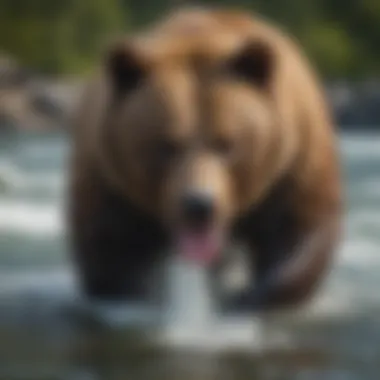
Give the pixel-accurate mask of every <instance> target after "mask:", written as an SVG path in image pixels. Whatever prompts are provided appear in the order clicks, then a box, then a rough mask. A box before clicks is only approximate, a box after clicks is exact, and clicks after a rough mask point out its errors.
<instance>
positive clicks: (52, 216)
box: [0, 200, 63, 237]
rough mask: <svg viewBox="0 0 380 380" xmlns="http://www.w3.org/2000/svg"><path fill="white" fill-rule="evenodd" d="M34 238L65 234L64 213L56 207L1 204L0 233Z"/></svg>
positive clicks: (15, 202)
mask: <svg viewBox="0 0 380 380" xmlns="http://www.w3.org/2000/svg"><path fill="white" fill-rule="evenodd" d="M3 231H5V232H12V233H21V234H28V235H34V236H42V237H47V236H49V237H50V236H59V235H61V234H62V233H63V222H62V213H61V211H60V209H59V207H57V206H54V205H36V204H32V203H29V202H20V201H10V200H6V201H4V200H3V201H1V202H0V232H3Z"/></svg>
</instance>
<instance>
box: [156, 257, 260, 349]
mask: <svg viewBox="0 0 380 380" xmlns="http://www.w3.org/2000/svg"><path fill="white" fill-rule="evenodd" d="M168 272H169V273H168V276H167V278H168V280H169V281H168V296H169V297H168V306H167V312H166V314H165V318H164V325H165V326H164V329H163V330H162V334H160V342H161V343H164V344H165V345H167V346H175V347H177V348H178V347H186V348H197V349H199V348H202V349H206V350H228V349H231V348H243V347H245V348H247V347H249V348H253V347H255V346H256V345H257V344H258V343H259V330H260V326H259V324H258V322H257V319H254V318H253V316H250V315H249V316H244V317H239V318H238V317H236V318H231V319H226V318H223V316H219V315H218V312H217V306H218V304H217V301H218V300H217V299H216V297H215V295H214V294H213V293H212V287H211V284H210V283H209V277H208V273H207V269H206V268H204V267H203V266H199V265H196V264H191V263H189V262H184V261H182V260H181V259H178V258H177V259H173V261H172V262H170V263H169V266H168Z"/></svg>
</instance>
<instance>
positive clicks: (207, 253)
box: [178, 229, 221, 265]
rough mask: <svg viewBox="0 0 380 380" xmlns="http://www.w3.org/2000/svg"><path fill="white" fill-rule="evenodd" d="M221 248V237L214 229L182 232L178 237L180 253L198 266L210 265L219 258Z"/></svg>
mask: <svg viewBox="0 0 380 380" xmlns="http://www.w3.org/2000/svg"><path fill="white" fill-rule="evenodd" d="M220 247H221V235H220V234H219V233H218V231H215V230H213V229H207V230H204V231H201V232H198V231H196V232H195V231H182V232H181V233H180V234H179V236H178V251H179V252H178V253H179V254H180V255H181V256H182V257H184V258H185V259H186V260H189V261H192V262H196V263H198V264H203V265H207V264H210V263H211V262H212V261H213V260H214V259H215V258H216V257H217V255H218V253H219V250H220Z"/></svg>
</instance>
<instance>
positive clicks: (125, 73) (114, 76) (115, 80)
mask: <svg viewBox="0 0 380 380" xmlns="http://www.w3.org/2000/svg"><path fill="white" fill-rule="evenodd" d="M106 72H107V75H109V78H110V79H111V83H112V87H113V89H114V91H115V95H116V96H122V95H125V94H126V93H128V92H129V91H132V90H134V89H135V88H136V87H137V86H138V85H139V84H140V83H141V81H142V80H143V79H144V77H145V74H146V72H145V67H144V65H143V63H142V62H141V61H140V60H139V58H138V55H137V54H136V52H134V51H133V49H132V48H131V47H129V46H127V45H126V44H125V43H124V44H120V43H119V44H117V45H116V46H113V47H112V48H111V49H110V50H109V51H108V54H107V58H106Z"/></svg>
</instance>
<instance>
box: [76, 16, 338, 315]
mask: <svg viewBox="0 0 380 380" xmlns="http://www.w3.org/2000/svg"><path fill="white" fill-rule="evenodd" d="M224 35H225V36H224ZM222 36H223V37H222ZM247 38H250V39H253V40H258V41H260V40H262V39H264V40H265V41H266V42H269V43H270V44H271V46H272V47H273V49H274V50H275V51H277V52H278V56H277V57H278V59H279V60H281V64H278V65H277V66H278V67H279V68H278V69H277V71H275V72H274V73H273V75H274V78H273V82H274V83H275V85H276V86H275V88H270V89H263V91H268V92H269V93H270V94H271V101H272V102H273V104H274V105H275V106H276V107H277V109H278V112H279V115H281V121H282V123H283V127H282V128H281V130H280V129H279V130H278V131H277V135H276V136H274V135H273V136H271V140H270V144H269V146H268V148H267V149H268V157H269V158H271V159H266V160H265V162H264V165H263V166H262V167H260V179H261V181H260V183H255V184H253V185H252V183H251V182H250V180H249V178H246V177H247V176H246V174H245V172H244V171H242V172H240V173H237V174H236V176H237V177H236V178H237V181H236V182H237V183H239V184H240V185H239V186H240V187H237V189H238V190H237V191H239V189H240V190H241V194H240V195H239V193H237V194H236V197H237V198H239V197H240V198H239V199H242V200H244V202H243V203H242V204H241V205H240V212H239V215H238V217H237V218H235V220H234V223H233V226H232V231H233V237H234V238H236V239H237V240H240V241H242V242H243V243H245V244H246V246H247V255H248V258H249V263H250V265H251V267H252V271H254V272H255V275H256V276H255V277H256V279H257V281H256V283H255V284H252V288H249V289H247V291H245V292H244V293H243V294H239V295H237V296H236V297H234V298H233V299H232V300H228V302H227V303H228V305H229V307H231V308H234V309H240V310H261V309H270V308H274V307H280V306H281V307H285V306H294V305H295V304H298V303H301V302H303V301H305V300H307V299H309V298H310V297H311V295H313V294H314V293H315V291H316V289H317V288H318V285H319V284H320V282H321V281H322V279H323V278H324V275H325V274H326V273H327V270H328V269H329V268H330V266H331V261H332V259H333V257H334V255H333V253H334V252H335V250H336V246H337V244H338V242H339V239H340V226H341V213H342V195H341V182H340V173H339V162H338V157H337V151H336V142H335V135H334V131H333V127H332V121H331V119H330V115H329V110H328V108H327V106H326V104H325V100H324V97H323V94H322V92H321V90H320V88H319V85H318V79H316V78H315V76H314V74H313V73H312V71H311V70H310V69H309V65H308V63H307V62H306V61H305V59H304V58H303V57H302V56H301V55H300V53H299V52H298V48H297V47H296V46H295V45H294V43H293V42H292V41H290V40H289V39H288V38H287V37H285V36H284V35H283V34H282V33H281V32H279V31H277V30H276V29H274V28H273V27H272V26H270V25H269V23H267V22H265V21H262V20H259V19H256V18H252V19H251V18H250V17H247V16H246V15H244V14H240V13H239V12H232V11H231V12H228V11H227V12H224V11H203V10H195V11H192V10H184V11H182V12H179V13H175V14H174V15H173V16H172V17H169V18H167V19H166V20H165V21H164V22H162V23H158V24H157V25H156V26H155V27H154V28H153V29H152V31H151V32H150V34H149V33H147V34H146V35H141V36H138V37H137V39H136V41H137V42H136V48H137V49H140V50H139V59H140V62H146V64H147V65H149V64H150V65H153V63H152V62H155V63H154V64H155V65H159V64H160V62H161V63H164V62H165V60H166V61H167V62H168V63H169V64H170V62H173V61H175V60H178V59H185V58H186V59H190V58H189V57H190V56H191V55H192V54H193V53H194V52H197V54H194V56H193V58H192V59H193V62H196V63H197V64H200V65H202V62H205V61H210V62H213V61H217V60H222V59H224V57H225V56H227V53H228V52H229V51H230V50H231V46H235V45H236V46H238V45H239V43H241V41H243V40H245V39H247ZM221 40H225V41H226V42H225V45H226V46H222V45H223V43H222V42H221ZM139 41H140V42H139ZM215 41H217V43H216V42H215ZM148 55H149V57H150V61H149V60H148V58H145V56H148ZM181 57H182V58H181ZM148 62H149V63H148ZM275 63H278V62H275ZM92 86H93V87H92ZM109 91H110V89H109V83H108V82H107V81H100V82H99V81H98V82H96V81H95V83H92V84H90V87H89V89H88V92H87V94H86V95H84V96H83V99H82V103H81V105H80V107H79V112H78V116H77V119H76V121H75V126H74V131H73V133H74V139H73V143H74V145H73V156H72V165H71V172H70V174H71V182H70V189H69V202H70V203H69V226H70V231H71V241H72V247H73V255H74V260H75V261H76V263H77V264H78V272H79V273H78V274H79V278H80V279H81V281H82V285H83V289H84V291H85V292H86V294H88V295H90V296H94V297H97V298H107V299H109V298H128V299H130V298H132V299H137V300H140V299H142V298H144V297H148V296H149V292H150V290H149V289H148V287H147V281H146V279H149V277H150V276H151V274H152V271H153V270H154V268H155V267H156V266H157V265H158V264H159V263H160V262H161V261H162V259H163V257H164V255H165V254H164V253H163V252H164V251H165V250H166V249H167V248H169V247H170V237H169V236H168V235H167V234H166V231H165V228H164V227H163V226H162V225H161V221H160V219H159V218H158V217H157V216H158V215H157V214H158V213H157V210H155V212H149V211H151V210H152V207H151V206H150V204H149V202H148V201H147V200H146V202H145V203H144V200H141V197H140V198H139V196H140V195H141V194H140V193H141V191H139V190H142V189H139V187H138V185H136V184H133V185H135V186H137V187H136V188H133V186H132V184H131V183H129V184H126V183H125V182H123V180H122V178H121V176H120V171H119V170H118V168H116V167H115V165H113V164H112V163H113V162H115V159H110V154H109V153H107V152H109V151H112V149H111V150H107V149H106V147H104V149H103V145H104V144H106V143H105V137H104V134H97V133H96V131H102V128H104V122H105V118H104V115H105V114H106V113H107V107H108V106H109V100H108V101H107V100H106V99H107V96H109ZM101 136H102V137H101ZM247 160H248V158H247ZM247 165H248V166H249V163H248V161H247ZM256 178H257V177H256ZM256 182H257V181H256ZM140 187H141V186H140ZM150 190H151V191H152V189H150ZM145 195H146V194H145ZM145 198H148V197H147V196H145ZM152 199H154V194H153V193H152V196H151V197H150V200H152ZM324 226H326V233H327V235H326V236H324V237H323V238H320V239H317V240H318V241H317V244H316V245H313V247H312V248H308V247H305V248H303V249H302V252H301V253H298V254H297V255H296V254H295V252H296V250H297V247H298V246H299V245H300V244H301V243H302V242H303V241H304V240H306V241H307V240H308V239H309V238H311V237H313V235H314V234H315V233H316V232H318V231H319V230H320V229H321V228H323V227H324ZM295 256H297V257H308V258H310V260H309V262H308V264H307V265H305V267H303V268H302V270H300V269H298V271H297V270H294V271H293V272H292V276H291V277H287V276H286V274H284V275H283V273H282V272H281V270H280V271H279V272H276V271H274V270H275V269H276V268H278V267H279V268H285V267H286V264H287V263H289V265H290V266H291V265H292V262H296V260H294V259H295ZM268 279H270V280H268Z"/></svg>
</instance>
